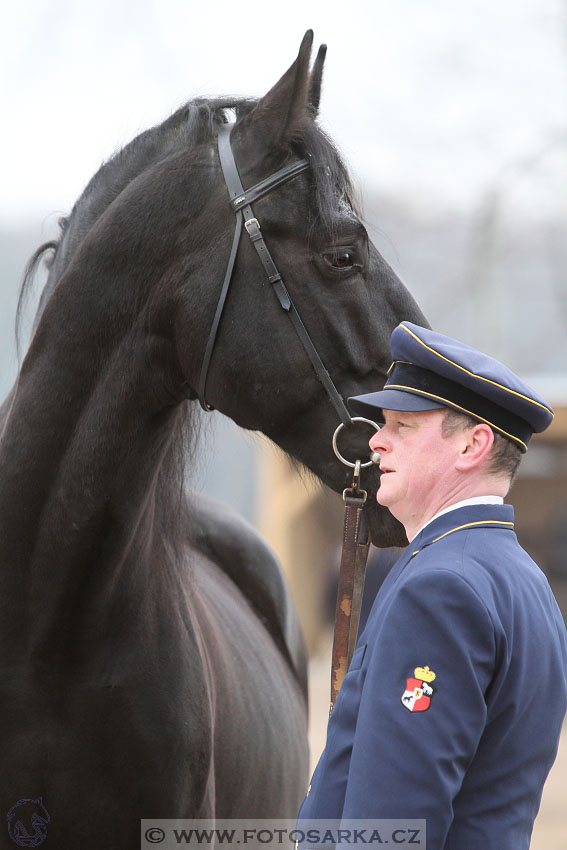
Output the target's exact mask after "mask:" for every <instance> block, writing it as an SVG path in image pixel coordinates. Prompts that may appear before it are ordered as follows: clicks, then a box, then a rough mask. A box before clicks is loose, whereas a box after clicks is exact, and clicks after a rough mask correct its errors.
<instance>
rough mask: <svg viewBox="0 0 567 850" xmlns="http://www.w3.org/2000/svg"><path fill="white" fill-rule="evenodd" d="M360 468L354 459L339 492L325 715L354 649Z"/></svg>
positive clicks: (362, 560) (363, 556)
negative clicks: (339, 544) (339, 536)
mask: <svg viewBox="0 0 567 850" xmlns="http://www.w3.org/2000/svg"><path fill="white" fill-rule="evenodd" d="M360 466H361V464H360V461H359V460H357V461H356V463H355V465H354V475H353V479H352V486H351V487H349V488H347V489H346V490H345V491H344V492H343V501H344V503H345V518H344V526H343V548H342V554H341V567H340V572H339V586H338V588H337V605H336V610H335V634H334V637H333V652H332V660H331V706H330V709H329V714H330V713H331V712H332V710H333V707H334V705H335V700H336V699H337V696H338V693H339V690H340V688H341V685H342V683H343V679H344V677H345V674H346V672H347V670H348V666H349V664H350V662H351V659H352V654H353V652H354V647H355V646H356V637H357V633H358V624H359V621H360V605H361V602H362V591H363V588H364V571H365V569H366V561H367V558H368V549H369V547H370V539H369V532H368V527H367V523H366V518H365V516H364V513H363V510H362V509H363V507H364V503H365V502H366V490H361V489H360Z"/></svg>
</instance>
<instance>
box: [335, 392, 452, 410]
mask: <svg viewBox="0 0 567 850" xmlns="http://www.w3.org/2000/svg"><path fill="white" fill-rule="evenodd" d="M348 406H349V408H350V410H351V411H352V412H353V413H355V414H357V415H360V416H369V415H376V411H377V410H380V411H382V410H384V409H385V410H437V409H438V408H440V407H446V406H447V405H445V404H440V403H439V402H438V401H433V400H432V399H430V398H427V397H426V396H423V395H418V394H417V393H410V392H404V391H403V390H381V391H380V392H378V393H367V394H366V395H355V396H351V398H349V399H348Z"/></svg>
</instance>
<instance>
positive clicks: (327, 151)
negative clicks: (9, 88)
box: [16, 97, 356, 337]
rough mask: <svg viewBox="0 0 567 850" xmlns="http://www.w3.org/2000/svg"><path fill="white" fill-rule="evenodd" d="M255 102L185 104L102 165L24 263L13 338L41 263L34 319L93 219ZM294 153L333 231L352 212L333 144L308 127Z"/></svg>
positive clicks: (347, 184)
mask: <svg viewBox="0 0 567 850" xmlns="http://www.w3.org/2000/svg"><path fill="white" fill-rule="evenodd" d="M257 102H258V101H257V100H256V99H251V98H231V97H220V98H216V99H206V98H196V99H194V100H191V101H189V102H188V103H186V104H184V105H183V106H182V107H181V108H180V109H178V110H177V111H176V112H174V113H173V114H172V115H171V116H170V117H169V118H167V119H166V120H165V121H163V122H162V123H161V124H158V125H156V126H154V127H152V128H150V129H149V130H146V131H144V132H143V133H140V135H138V136H136V137H135V138H134V139H133V140H132V141H131V142H129V143H128V144H127V145H126V146H125V147H124V148H122V149H121V150H119V151H118V152H117V153H115V154H114V155H113V156H112V157H111V158H110V159H109V160H107V161H106V162H105V163H103V165H102V166H101V167H100V168H99V170H98V171H97V172H96V174H95V175H94V176H93V177H92V178H91V180H90V181H89V183H88V184H87V186H86V188H85V189H84V191H83V193H82V194H81V196H80V197H79V199H78V200H77V201H76V203H75V205H74V206H73V209H72V210H71V213H70V214H69V215H68V216H65V217H62V218H60V219H59V222H58V224H59V230H60V232H59V236H58V238H56V239H52V240H49V241H48V242H45V243H44V244H43V245H40V247H39V248H38V249H37V250H36V251H35V253H34V254H33V255H32V257H31V258H30V260H29V262H28V265H27V267H26V270H25V273H24V278H23V282H22V285H21V288H20V294H19V299H18V307H17V313H16V333H17V335H18V337H19V329H20V326H21V319H22V313H23V308H24V305H25V302H26V298H27V294H28V291H29V288H30V286H31V283H32V281H33V278H34V276H35V273H36V271H37V269H38V266H39V264H40V262H41V261H42V260H43V261H44V262H45V264H46V265H47V267H48V269H49V272H50V274H49V277H48V280H47V283H46V286H45V289H44V291H43V293H42V296H41V300H40V305H39V310H38V314H41V312H42V310H43V306H44V304H45V302H46V300H47V298H48V297H49V295H50V294H51V291H52V290H53V288H54V287H55V285H56V283H57V280H58V279H59V278H60V277H61V275H62V274H63V272H64V271H65V269H66V267H67V265H68V264H69V262H70V260H71V258H72V256H73V254H74V253H75V251H76V249H77V247H78V246H79V245H80V243H81V242H82V240H83V239H84V238H85V236H86V235H87V233H88V232H89V231H90V229H91V228H92V227H93V225H94V224H95V222H96V221H97V219H98V218H99V217H100V216H101V215H102V213H103V212H104V211H105V210H106V209H107V207H109V206H110V204H111V203H112V202H113V201H114V200H115V199H116V198H117V197H118V196H119V195H120V194H121V192H123V191H124V189H125V188H126V187H127V186H128V185H129V183H131V181H132V180H134V179H135V178H136V177H138V176H139V175H140V174H142V173H143V172H144V171H146V170H147V169H148V168H152V167H153V166H154V165H156V164H157V163H159V162H161V161H163V160H165V159H167V158H168V157H169V156H172V155H174V154H176V153H178V152H179V151H182V150H185V149H187V148H192V147H197V146H198V145H202V144H206V143H207V142H210V141H211V140H213V139H214V138H215V137H216V135H217V132H218V127H219V125H220V124H223V123H226V121H227V111H229V110H230V111H231V112H233V113H234V115H235V117H236V119H237V120H238V119H239V118H241V117H243V116H244V115H246V114H247V113H248V112H250V111H251V110H252V109H253V107H254V106H255V105H256V103H257ZM298 153H299V154H300V155H305V153H308V154H309V155H310V157H311V161H312V171H313V175H314V178H315V187H316V208H317V210H318V214H319V218H320V219H321V223H322V225H323V227H324V228H325V229H327V230H332V218H333V217H332V211H333V209H334V208H335V207H336V205H337V202H338V201H339V200H340V199H341V198H343V199H345V200H346V201H347V203H349V204H350V206H352V207H353V208H356V202H355V199H354V191H353V187H352V183H351V180H350V177H349V174H348V171H347V169H346V167H345V165H344V163H343V160H342V158H341V156H340V154H339V153H338V151H337V149H336V147H335V146H334V144H333V143H332V142H331V141H330V139H329V138H328V137H327V135H326V134H325V133H324V131H323V130H322V129H321V128H320V127H319V126H318V125H316V124H315V122H308V123H307V125H306V127H305V132H304V135H303V138H302V140H301V144H300V150H299V151H298ZM37 318H38V317H36V322H37Z"/></svg>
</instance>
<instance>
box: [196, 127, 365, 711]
mask: <svg viewBox="0 0 567 850" xmlns="http://www.w3.org/2000/svg"><path fill="white" fill-rule="evenodd" d="M232 127H233V125H231V124H223V125H221V127H220V129H219V134H218V152H219V158H220V163H221V168H222V173H223V175H224V180H225V183H226V187H227V189H228V194H229V196H230V205H231V208H232V210H233V211H234V213H235V214H236V226H235V228H234V236H233V238H232V247H231V249H230V255H229V258H228V264H227V267H226V272H225V275H224V280H223V284H222V289H221V293H220V296H219V300H218V303H217V308H216V310H215V315H214V318H213V323H212V325H211V330H210V331H209V338H208V340H207V345H206V348H205V355H204V358H203V364H202V366H201V375H200V378H199V390H198V397H199V401H200V403H201V407H202V408H203V409H204V410H206V411H211V410H213V409H214V408H213V407H212V406H211V405H210V404H208V402H207V400H206V391H207V374H208V371H209V366H210V363H211V357H212V354H213V349H214V347H215V342H216V339H217V336H218V331H219V325H220V320H221V317H222V313H223V310H224V305H225V303H226V298H227V295H228V290H229V287H230V282H231V279H232V273H233V271H234V264H235V262H236V255H237V253H238V245H239V243H240V235H241V233H242V224H244V227H245V229H246V232H247V233H248V236H249V237H250V240H251V242H252V244H253V245H254V248H255V249H256V252H257V254H258V256H259V258H260V261H261V263H262V265H263V267H264V271H265V272H266V275H267V276H268V280H269V282H270V283H271V285H272V288H273V290H274V292H275V293H276V295H277V297H278V301H279V302H280V305H281V307H282V309H283V310H285V312H286V313H287V314H288V316H289V318H290V319H291V321H292V323H293V326H294V328H295V330H296V331H297V335H298V336H299V339H300V340H301V342H302V344H303V347H304V348H305V351H306V352H307V355H308V357H309V359H310V360H311V364H312V366H313V369H314V370H315V374H316V375H317V377H318V378H319V380H320V381H321V383H322V384H323V386H324V388H325V390H326V392H327V395H328V396H329V398H330V400H331V402H332V403H333V405H334V407H335V410H336V411H337V413H338V414H339V417H340V419H341V423H340V424H339V426H338V428H337V429H336V431H335V433H334V436H333V450H334V452H335V454H336V456H337V457H338V458H339V460H340V461H341V462H342V463H344V464H345V465H346V466H350V467H354V475H353V480H352V485H351V487H349V488H348V487H347V488H346V489H345V490H344V491H343V500H344V503H345V520H344V529H343V549H342V556H341V567H340V575H339V586H338V592H337V607H336V616H335V636H334V640H333V651H332V663H331V710H332V709H333V705H334V703H335V699H336V697H337V694H338V692H339V689H340V687H341V683H342V680H343V678H344V675H345V673H346V670H347V668H348V665H349V663H350V659H351V657H352V653H353V651H354V647H355V644H356V635H357V629H358V619H359V614H360V603H361V599H362V587H363V584H364V568H365V565H366V558H367V556H368V547H369V545H370V539H369V535H368V528H367V525H366V522H365V520H364V516H363V513H362V511H363V507H364V503H365V501H366V491H365V490H361V489H360V486H359V482H360V478H359V476H360V470H361V467H362V466H371V465H372V463H373V460H370V461H367V462H366V463H361V461H360V460H357V461H356V462H355V463H351V462H350V461H348V460H346V458H344V457H343V456H342V455H341V454H340V452H339V450H338V448H337V442H336V441H337V435H338V433H339V431H340V430H341V429H342V428H344V427H345V426H346V425H351V424H352V423H354V422H361V421H362V422H367V423H368V424H370V425H373V426H374V428H375V429H376V430H377V429H378V425H377V424H376V423H374V422H370V421H369V420H368V419H363V418H361V417H357V416H355V417H351V416H350V414H349V412H348V410H347V408H346V405H345V403H344V401H343V399H342V397H341V395H340V393H339V392H338V390H337V388H336V387H335V385H334V383H333V381H332V379H331V376H330V375H329V373H328V372H327V370H326V368H325V366H324V365H323V362H322V360H321V358H320V357H319V355H318V353H317V349H316V348H315V346H314V345H313V342H312V340H311V337H310V336H309V334H308V332H307V330H306V328H305V325H304V324H303V322H302V321H301V317H300V315H299V313H298V312H297V310H296V309H295V306H294V304H293V301H292V300H291V297H290V295H289V292H288V291H287V289H286V287H285V284H284V282H283V279H282V276H281V274H280V273H279V271H278V269H277V267H276V264H275V263H274V261H273V259H272V256H271V254H270V252H269V251H268V246H267V245H266V242H265V240H264V237H263V236H262V232H261V229H260V222H259V221H258V219H257V218H256V216H255V215H254V212H253V210H252V206H251V204H252V202H253V201H257V200H258V199H259V198H263V197H264V195H267V194H268V193H269V192H271V191H272V189H276V188H277V187H278V186H282V185H283V184H284V183H287V181H288V180H293V179H294V177H297V176H298V175H299V174H302V173H303V172H304V171H306V170H307V169H308V168H309V167H310V162H309V160H308V159H300V160H298V161H297V162H292V163H290V164H289V165H286V166H285V167H284V168H280V170H279V171H276V172H274V174H271V175H270V176H269V177H266V178H265V179H264V180H261V181H260V182H259V183H255V184H254V186H252V187H251V188H250V189H246V190H245V189H244V188H243V186H242V182H241V180H240V175H239V173H238V168H237V167H236V162H235V160H234V154H233V153H232V147H231V145H230V133H231V130H232ZM377 457H379V456H377ZM374 462H375V461H374Z"/></svg>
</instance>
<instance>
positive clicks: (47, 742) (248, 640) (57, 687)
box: [0, 32, 425, 850]
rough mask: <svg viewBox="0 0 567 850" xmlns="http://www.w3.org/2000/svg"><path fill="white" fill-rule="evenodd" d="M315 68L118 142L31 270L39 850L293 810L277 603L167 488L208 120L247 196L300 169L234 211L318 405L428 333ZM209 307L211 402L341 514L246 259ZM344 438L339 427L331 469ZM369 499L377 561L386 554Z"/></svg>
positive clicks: (211, 234)
mask: <svg viewBox="0 0 567 850" xmlns="http://www.w3.org/2000/svg"><path fill="white" fill-rule="evenodd" d="M311 43H312V34H311V33H310V32H309V33H307V34H306V36H305V38H304V40H303V42H302V45H301V49H300V52H299V55H298V58H297V60H296V61H295V62H294V63H293V64H292V66H291V67H290V68H289V70H288V71H287V72H286V73H285V74H284V76H283V77H282V78H281V80H280V81H279V82H278V83H277V84H276V85H275V86H274V88H272V89H271V91H270V92H268V94H267V95H265V97H263V98H262V99H260V100H259V101H252V100H228V99H224V100H223V99H219V100H211V101H206V100H197V101H192V102H190V103H189V104H187V105H186V106H184V107H183V108H182V109H180V110H179V111H178V112H177V113H175V114H174V115H173V116H172V117H171V118H169V119H168V120H167V121H165V122H164V123H163V124H161V125H160V126H158V127H156V128H154V129H152V130H149V131H148V132H146V133H143V134H142V135H140V136H139V137H138V138H136V139H135V140H134V141H133V142H131V143H130V144H129V145H128V146H127V147H126V148H125V149H124V150H123V151H121V152H120V153H118V154H117V155H116V156H115V157H114V158H113V159H112V160H110V161H109V162H108V163H106V164H105V165H104V166H103V167H102V168H101V169H100V171H99V172H98V173H97V174H96V175H95V177H94V178H93V179H92V180H91V182H90V184H89V185H88V186H87V188H86V190H85V192H84V193H83V195H82V196H81V198H80V199H79V201H78V202H77V204H76V205H75V207H74V209H73V211H72V213H71V215H70V217H69V218H68V220H66V222H64V223H63V232H62V235H61V238H60V240H59V241H58V243H57V244H55V243H54V244H52V245H48V246H42V248H41V249H40V250H39V251H38V252H37V253H36V256H35V258H34V262H35V261H37V260H38V259H39V258H40V257H41V256H42V254H43V252H44V250H45V249H46V248H49V247H51V248H52V249H54V256H53V260H52V264H51V268H50V274H49V277H48V281H47V284H46V286H45V289H44V292H43V294H42V298H41V302H40V307H39V310H38V314H37V317H36V321H35V328H34V333H33V336H32V341H31V344H30V346H29V350H28V352H27V355H26V357H25V359H24V362H23V365H22V368H21V370H20V373H19V375H18V378H17V381H16V384H15V386H14V388H13V390H12V392H11V393H10V395H9V397H8V399H7V400H6V402H5V403H4V406H3V408H2V410H1V414H0V415H1V420H0V422H1V430H0V433H1V435H2V436H1V443H0V565H1V572H0V738H1V744H0V758H1V771H0V812H4V813H5V814H4V815H3V817H5V816H6V813H8V812H10V813H11V817H12V823H14V822H15V821H14V817H15V814H14V812H16V813H17V804H18V802H19V801H23V802H26V805H27V804H30V805H31V804H32V803H33V804H34V805H39V803H41V807H42V808H41V812H42V824H41V827H42V831H40V833H41V834H40V839H41V841H43V839H44V837H45V835H44V833H46V834H47V838H46V839H45V841H46V846H49V847H54V848H57V849H58V850H68V848H69V850H70V848H73V850H76V848H81V850H90V848H97V850H100V848H104V850H111V848H117V850H118V849H119V850H124V849H125V848H134V847H136V846H139V828H140V818H144V817H156V818H158V817H209V816H212V815H215V816H217V817H283V816H285V817H293V816H294V815H295V812H296V809H297V806H298V804H299V802H300V799H301V798H302V796H303V793H304V790H305V780H306V771H307V743H306V670H305V655H304V649H303V644H302V639H301V635H300V630H299V628H298V624H297V621H296V618H295V615H294V612H293V609H292V606H291V604H290V600H289V597H288V593H287V591H286V588H285V583H284V581H283V579H282V576H281V573H280V571H279V568H278V566H277V564H276V563H275V561H274V558H273V556H272V555H271V554H270V552H269V550H268V549H267V547H266V546H265V544H264V543H263V542H262V541H261V540H260V539H259V538H258V537H257V536H256V535H255V533H254V532H252V531H251V530H250V529H249V528H248V527H247V526H246V525H245V524H244V523H243V522H242V521H241V520H239V519H237V518H235V517H234V516H232V515H230V514H228V513H227V512H226V511H225V510H224V509H222V508H220V507H219V506H215V505H211V504H208V503H203V502H202V501H201V500H200V499H197V498H196V497H191V496H189V495H187V494H186V492H185V487H184V481H185V477H186V471H187V470H186V467H187V465H188V464H190V463H191V449H192V446H193V443H194V440H193V436H194V433H195V431H196V427H197V419H198V417H197V415H196V411H197V410H199V406H198V403H197V402H196V400H194V399H196V396H197V391H198V382H199V374H200V370H201V364H202V361H203V356H204V350H205V347H206V342H207V338H208V334H209V329H210V327H211V323H212V321H213V315H214V312H215V307H216V304H217V301H218V297H219V289H220V285H221V282H222V279H223V275H224V272H225V267H226V262H227V257H228V254H229V251H230V246H231V240H232V236H233V228H234V213H233V211H232V209H231V208H230V205H229V202H228V194H227V188H226V185H225V182H224V179H223V176H222V174H221V168H220V165H219V159H218V155H217V148H216V137H217V135H218V132H219V128H220V127H221V126H222V125H223V124H225V123H226V120H227V110H232V111H233V113H235V115H236V123H235V125H234V128H233V131H232V136H231V141H232V146H233V150H234V155H235V158H236V162H237V163H238V167H239V170H240V174H241V177H242V182H243V184H244V186H251V185H252V184H254V183H256V182H258V181H260V180H261V179H263V178H265V177H266V176H267V175H269V174H271V173H272V172H274V171H275V170H277V169H279V168H281V167H282V166H283V165H285V164H286V163H289V162H293V161H294V160H296V159H306V158H307V159H308V160H309V162H310V166H309V168H308V169H307V170H304V171H303V172H302V173H300V174H298V175H297V176H296V177H294V179H293V180H290V181H289V182H287V183H285V185H282V186H279V187H278V188H277V189H275V190H274V191H272V192H270V193H269V194H268V195H266V196H265V197H263V198H261V199H260V200H258V201H257V202H256V203H255V211H257V214H258V217H259V218H260V219H261V227H262V233H263V235H264V236H265V237H266V240H267V241H268V242H269V247H270V251H271V253H272V255H273V257H274V259H275V261H276V263H277V265H278V266H279V268H280V270H281V271H282V273H283V275H284V277H285V282H286V286H287V288H288V291H289V293H290V294H291V296H292V298H293V300H294V303H295V305H296V307H297V310H298V312H299V314H300V315H301V318H302V320H303V323H304V324H305V326H306V327H307V330H308V332H309V334H310V335H311V338H312V340H313V342H314V344H315V347H316V348H317V350H318V352H319V355H320V356H321V359H322V361H323V362H324V364H325V366H326V368H327V370H328V371H329V373H330V374H331V376H332V378H333V380H334V382H335V384H336V386H337V387H338V388H339V390H340V392H341V394H342V395H343V396H344V397H346V396H348V395H350V394H359V393H362V392H364V391H368V390H371V389H375V388H376V387H378V386H380V385H381V384H382V383H383V381H384V377H385V372H386V370H387V368H388V366H389V346H388V342H389V336H390V332H391V330H392V328H393V327H394V326H395V325H396V324H397V323H398V322H399V321H400V320H401V319H410V320H412V321H414V322H418V323H422V324H424V323H425V320H424V318H423V316H422V314H421V313H420V311H419V309H418V308H417V306H416V305H415V303H414V301H413V300H412V298H411V297H410V295H409V294H408V293H407V291H406V290H405V289H404V287H403V286H402V284H401V283H400V282H399V280H398V279H397V278H396V276H395V275H394V274H393V272H392V271H391V269H390V268H389V267H388V266H387V265H386V263H385V262H384V261H383V259H382V258H381V257H380V255H379V254H378V253H377V251H376V249H375V248H374V246H373V245H372V244H371V243H370V242H369V240H368V237H367V234H366V231H365V229H364V227H363V225H362V223H361V221H360V218H359V217H358V216H357V215H356V213H355V211H354V207H353V204H352V192H351V188H350V184H349V181H348V177H347V172H346V170H345V168H344V166H343V164H342V163H341V160H340V158H339V156H338V155H337V153H336V151H335V149H334V147H333V145H332V144H331V143H330V142H329V140H328V139H327V138H326V137H325V135H324V134H323V132H322V131H321V129H320V128H319V127H318V126H317V124H316V122H315V118H316V113H317V107H318V102H319V94H320V86H321V75H322V67H323V59H324V52H325V51H324V48H322V49H321V50H320V51H319V54H318V57H317V59H316V61H315V64H314V66H313V70H312V71H311V72H310V70H309V56H310V50H311ZM231 286H232V288H231V291H230V293H229V297H228V300H227V303H226V307H225V310H224V315H223V317H222V322H221V325H220V329H219V335H218V338H217V341H216V345H215V348H214V352H213V356H212V360H211V363H210V368H209V372H208V378H207V401H208V402H209V403H210V404H212V405H214V406H215V407H216V408H218V410H220V411H222V412H223V413H224V414H226V415H227V416H230V417H231V418H232V419H233V420H234V421H235V422H236V423H237V424H238V425H240V426H242V427H244V428H248V429H253V430H259V431H262V432H264V434H266V435H267V436H268V437H270V438H271V439H272V440H273V441H274V442H275V443H277V444H278V445H279V446H280V447H281V448H282V449H284V451H285V452H287V453H288V454H289V455H290V456H291V457H292V458H293V459H295V460H296V461H298V462H300V463H302V464H304V465H306V466H307V467H308V468H309V469H310V470H312V471H313V472H314V473H315V474H316V475H318V476H319V477H320V478H321V479H322V480H323V481H324V482H325V483H326V484H328V485H329V486H330V487H332V488H334V489H335V490H339V491H340V490H342V488H343V487H344V486H345V483H346V480H347V473H346V472H345V468H344V467H342V466H341V465H340V464H339V463H338V461H337V460H336V458H335V456H334V454H333V451H332V449H331V436H332V434H333V431H334V429H335V427H336V426H337V424H338V417H337V413H336V411H335V409H334V408H333V406H332V405H331V404H330V402H329V399H328V397H327V395H326V393H325V391H324V389H323V387H322V385H321V383H320V382H319V380H318V378H317V377H316V375H315V372H314V370H313V368H312V365H311V363H310V361H309V359H308V357H307V356H306V353H305V350H304V348H303V346H302V344H301V342H300V341H299V338H298V336H297V334H296V332H295V329H294V328H293V326H292V324H291V323H290V322H289V321H288V320H287V318H286V316H285V313H284V312H283V311H282V310H281V307H280V305H279V303H278V301H277V298H276V297H275V295H274V292H273V291H272V287H271V286H270V285H269V284H268V281H267V278H266V277H265V276H264V273H263V270H262V267H261V265H260V263H259V261H258V257H257V256H256V252H255V251H254V248H253V246H252V244H251V243H250V242H249V240H248V239H247V237H246V238H245V239H244V240H243V241H242V244H241V245H240V248H239V250H238V255H237V259H236V265H235V269H234V277H233V281H232V285H231ZM191 399H193V400H191ZM367 437H368V434H364V433H363V434H359V433H358V432H357V429H356V428H350V429H348V428H347V429H346V431H345V432H344V442H343V443H342V449H343V451H344V452H345V453H348V452H351V451H352V453H358V454H359V453H360V451H361V446H363V445H364V443H365V441H366V439H367ZM367 451H368V449H367V448H366V452H367ZM367 475H368V477H367V479H366V480H365V481H364V484H365V485H366V486H367V488H368V489H369V491H370V493H369V505H370V507H369V514H370V523H371V527H372V529H373V538H374V540H375V542H378V543H381V544H382V545H393V544H396V543H398V544H399V543H401V542H403V537H402V535H401V532H400V528H399V527H398V526H396V525H395V524H394V523H393V522H391V521H388V519H387V516H388V515H387V514H386V515H385V516H383V517H380V516H379V515H378V512H377V507H376V502H375V500H374V498H373V496H374V494H375V492H376V484H377V475H378V472H377V470H375V469H374V470H373V471H371V472H370V473H368V474H367ZM14 807H16V808H14ZM18 829H19V830H20V832H19V833H18V834H19V835H20V836H25V834H28V835H30V836H31V838H30V840H32V841H33V840H35V838H34V835H35V833H34V832H33V829H34V827H33V825H30V826H29V829H28V827H26V825H25V824H24V823H23V822H21V821H20V822H19V823H18ZM26 830H27V832H26ZM0 835H2V837H1V838H0V846H2V847H13V838H10V835H9V834H8V831H7V830H5V829H4V830H3V831H2V832H0ZM40 839H39V838H38V842H39V840H40ZM30 846H31V845H30Z"/></svg>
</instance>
